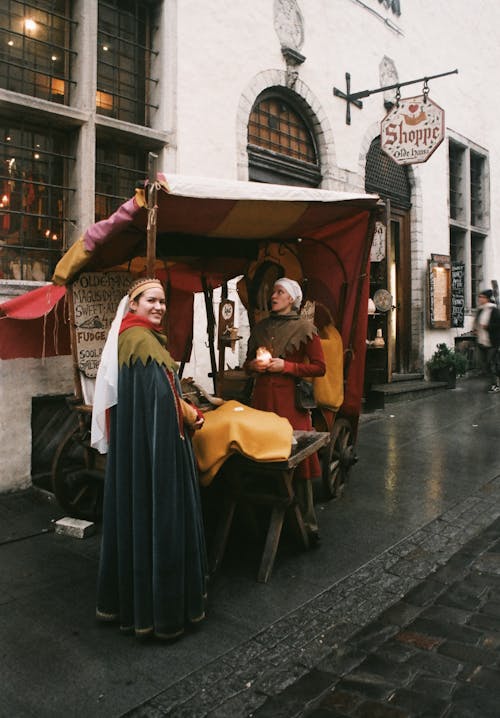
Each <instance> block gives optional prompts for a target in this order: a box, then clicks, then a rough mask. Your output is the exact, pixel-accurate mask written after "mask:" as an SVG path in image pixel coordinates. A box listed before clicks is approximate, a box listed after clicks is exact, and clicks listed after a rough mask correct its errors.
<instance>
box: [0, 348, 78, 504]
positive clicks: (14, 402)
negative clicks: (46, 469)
mask: <svg viewBox="0 0 500 718" xmlns="http://www.w3.org/2000/svg"><path fill="white" fill-rule="evenodd" d="M0 390H1V401H0V405H1V407H2V410H1V411H0V446H2V461H1V463H0V492H4V491H13V490H15V489H24V488H27V487H28V486H30V484H31V400H32V398H33V397H35V396H44V395H47V394H68V393H70V392H72V391H73V369H72V362H71V359H70V357H69V356H64V357H51V358H48V359H44V360H42V359H9V360H4V361H0Z"/></svg>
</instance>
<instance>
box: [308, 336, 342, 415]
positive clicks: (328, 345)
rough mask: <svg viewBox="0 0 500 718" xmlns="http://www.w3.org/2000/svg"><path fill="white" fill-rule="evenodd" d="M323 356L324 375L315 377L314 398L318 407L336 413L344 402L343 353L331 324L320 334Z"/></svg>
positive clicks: (340, 342) (340, 338)
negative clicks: (324, 364)
mask: <svg viewBox="0 0 500 718" xmlns="http://www.w3.org/2000/svg"><path fill="white" fill-rule="evenodd" d="M320 339H321V347H322V349H323V354H324V355H325V363H326V373H325V375H324V376H315V377H314V379H313V384H314V398H315V399H316V403H317V404H318V406H323V407H325V408H327V409H332V410H333V411H338V410H339V409H340V407H341V406H342V403H343V401H344V351H343V346H342V337H341V336H340V333H339V332H338V331H337V329H335V327H334V326H333V324H328V325H327V326H326V327H325V328H324V329H323V330H322V332H321V334H320Z"/></svg>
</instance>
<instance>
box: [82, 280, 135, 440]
mask: <svg viewBox="0 0 500 718" xmlns="http://www.w3.org/2000/svg"><path fill="white" fill-rule="evenodd" d="M128 308H129V296H128V294H126V295H125V296H124V297H122V298H121V300H120V304H119V305H118V309H117V310H116V314H115V318H114V319H113V322H112V324H111V327H110V329H109V333H108V337H107V339H106V343H105V345H104V348H103V350H102V355H101V363H100V364H99V369H98V370H97V377H96V380H95V391H94V404H93V407H92V425H91V430H90V445H91V446H92V447H93V448H94V449H97V450H98V451H99V453H100V454H105V453H106V452H107V450H108V432H107V429H106V410H107V409H109V408H110V407H112V406H114V405H115V404H116V403H117V401H118V334H119V331H120V326H121V323H122V320H123V317H124V316H125V314H126V313H127V312H128Z"/></svg>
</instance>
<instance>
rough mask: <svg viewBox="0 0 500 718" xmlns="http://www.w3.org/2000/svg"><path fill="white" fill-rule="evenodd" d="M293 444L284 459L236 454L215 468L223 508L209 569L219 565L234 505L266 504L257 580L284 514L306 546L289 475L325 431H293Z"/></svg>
mask: <svg viewBox="0 0 500 718" xmlns="http://www.w3.org/2000/svg"><path fill="white" fill-rule="evenodd" d="M293 435H294V438H295V440H296V443H294V444H293V446H292V451H291V454H290V456H289V458H288V459H287V461H279V462H260V461H252V460H251V459H248V458H246V457H244V456H242V455H240V454H235V455H233V456H231V457H230V458H229V459H228V460H227V461H226V462H225V464H224V465H223V466H222V468H221V469H220V471H219V475H218V480H219V481H220V485H221V487H222V492H223V509H222V513H221V516H220V518H219V521H218V524H217V527H216V531H215V537H214V540H213V544H212V547H211V554H210V562H209V564H210V572H211V573H212V574H213V573H215V572H216V571H217V569H218V568H219V566H220V564H221V562H222V559H223V557H224V552H225V549H226V545H227V541H228V538H229V532H230V529H231V525H232V522H233V517H234V512H235V509H236V506H237V505H238V504H242V505H247V506H248V505H250V506H255V505H260V506H269V507H270V508H271V514H270V518H269V524H268V527H267V534H266V540H265V544H264V550H263V552H262V557H261V561H260V567H259V572H258V575H257V581H259V582H261V583H267V581H268V580H269V577H270V575H271V572H272V569H273V564H274V559H275V557H276V552H277V550H278V544H279V540H280V537H281V531H282V528H283V523H284V521H285V517H286V518H288V520H289V522H290V526H291V528H292V530H293V531H294V533H295V535H296V537H297V539H298V541H299V543H300V545H301V546H302V547H303V548H309V538H308V535H307V531H306V529H305V527H304V522H303V521H302V514H301V512H300V509H299V506H298V505H297V500H296V497H295V489H294V486H293V475H294V472H295V469H296V468H297V466H298V465H299V464H300V463H301V461H303V460H304V459H305V458H307V457H308V456H310V455H311V454H313V453H314V452H316V451H318V449H321V447H323V446H325V445H326V444H328V442H329V441H330V434H329V433H328V432H317V431H294V432H293Z"/></svg>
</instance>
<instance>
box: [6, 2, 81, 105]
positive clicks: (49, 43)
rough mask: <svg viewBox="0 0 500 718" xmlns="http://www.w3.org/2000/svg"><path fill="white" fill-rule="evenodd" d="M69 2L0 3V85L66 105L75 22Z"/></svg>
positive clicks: (68, 95)
mask: <svg viewBox="0 0 500 718" xmlns="http://www.w3.org/2000/svg"><path fill="white" fill-rule="evenodd" d="M70 6H71V3H70V2H69V0H37V2H36V3H34V2H15V1H14V0H0V13H1V17H2V23H1V24H0V86H1V87H3V88H4V89H6V90H10V91H12V92H22V93H23V94H25V95H31V96H33V97H39V98H42V99H44V100H50V101H52V102H57V103H60V104H69V102H70V86H71V85H72V84H74V82H73V81H72V79H71V67H72V61H73V59H74V56H75V55H76V53H75V52H74V51H73V50H72V49H71V47H72V45H73V34H74V32H75V29H76V23H75V22H74V21H72V19H71V17H70Z"/></svg>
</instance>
